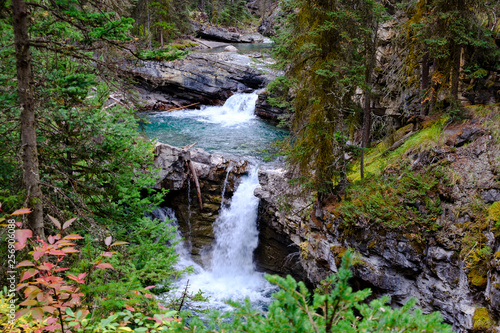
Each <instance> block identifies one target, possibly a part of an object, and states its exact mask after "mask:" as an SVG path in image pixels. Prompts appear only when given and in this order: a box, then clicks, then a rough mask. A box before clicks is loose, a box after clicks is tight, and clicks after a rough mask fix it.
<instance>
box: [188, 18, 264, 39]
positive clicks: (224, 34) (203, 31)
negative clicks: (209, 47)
mask: <svg viewBox="0 0 500 333" xmlns="http://www.w3.org/2000/svg"><path fill="white" fill-rule="evenodd" d="M191 24H192V26H193V30H194V31H195V33H196V34H197V35H198V36H199V37H201V38H206V39H211V40H216V41H220V42H229V43H259V42H262V39H263V38H262V36H260V35H255V34H240V33H238V32H236V31H230V30H229V29H225V28H222V27H215V26H213V25H210V24H207V23H200V22H196V21H191Z"/></svg>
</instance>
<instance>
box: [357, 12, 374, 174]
mask: <svg viewBox="0 0 500 333" xmlns="http://www.w3.org/2000/svg"><path fill="white" fill-rule="evenodd" d="M377 37H378V22H377V23H376V24H375V27H374V29H373V36H372V40H371V41H370V42H371V43H370V44H371V45H370V54H369V55H368V56H369V57H370V61H369V62H368V68H367V69H366V76H365V87H366V88H365V103H364V106H363V137H362V141H361V147H362V148H363V149H362V150H361V160H360V176H361V179H363V178H364V177H365V172H364V154H365V153H364V150H365V149H366V148H367V147H368V143H369V140H370V130H371V125H372V120H371V110H370V102H371V88H372V74H373V68H374V67H375V61H376V59H377V57H376V52H377Z"/></svg>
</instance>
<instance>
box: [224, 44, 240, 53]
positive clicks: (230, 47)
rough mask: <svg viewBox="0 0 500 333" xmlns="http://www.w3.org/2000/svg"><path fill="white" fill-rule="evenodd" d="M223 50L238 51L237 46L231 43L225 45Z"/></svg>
mask: <svg viewBox="0 0 500 333" xmlns="http://www.w3.org/2000/svg"><path fill="white" fill-rule="evenodd" d="M224 51H225V52H238V49H237V48H235V47H234V46H232V45H229V46H226V47H225V48H224Z"/></svg>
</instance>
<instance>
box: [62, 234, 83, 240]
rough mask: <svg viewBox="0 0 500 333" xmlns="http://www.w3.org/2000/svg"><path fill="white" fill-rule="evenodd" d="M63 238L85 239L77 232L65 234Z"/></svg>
mask: <svg viewBox="0 0 500 333" xmlns="http://www.w3.org/2000/svg"><path fill="white" fill-rule="evenodd" d="M63 239H83V237H82V236H80V235H77V234H71V235H68V236H65V237H64V238H63Z"/></svg>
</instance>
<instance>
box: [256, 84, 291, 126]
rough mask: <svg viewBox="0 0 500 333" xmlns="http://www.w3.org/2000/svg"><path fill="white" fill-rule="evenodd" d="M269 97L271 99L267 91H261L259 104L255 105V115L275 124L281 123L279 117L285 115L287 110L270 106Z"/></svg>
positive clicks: (258, 99)
mask: <svg viewBox="0 0 500 333" xmlns="http://www.w3.org/2000/svg"><path fill="white" fill-rule="evenodd" d="M269 97H271V96H270V95H269V94H268V92H267V91H261V92H260V93H259V97H258V98H257V102H256V103H255V114H256V115H257V116H259V117H261V118H263V119H268V120H271V121H274V122H278V121H279V117H281V116H283V115H284V114H285V110H284V109H281V108H277V107H274V106H271V104H269V101H268V99H269Z"/></svg>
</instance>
